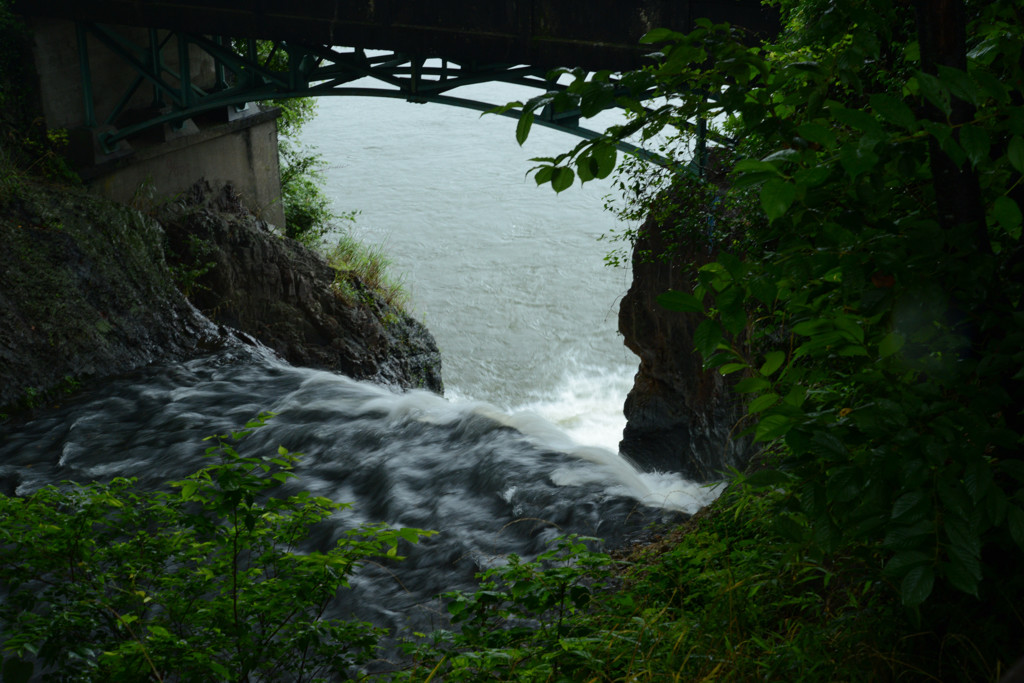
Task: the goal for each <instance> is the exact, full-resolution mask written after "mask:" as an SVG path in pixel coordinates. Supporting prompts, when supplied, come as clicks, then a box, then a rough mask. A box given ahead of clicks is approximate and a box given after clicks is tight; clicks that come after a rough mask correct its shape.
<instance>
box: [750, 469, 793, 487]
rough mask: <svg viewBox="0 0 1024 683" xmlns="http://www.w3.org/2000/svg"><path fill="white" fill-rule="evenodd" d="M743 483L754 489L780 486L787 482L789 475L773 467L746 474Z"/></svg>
mask: <svg viewBox="0 0 1024 683" xmlns="http://www.w3.org/2000/svg"><path fill="white" fill-rule="evenodd" d="M743 483H744V484H746V485H747V486H752V487H753V488H756V489H760V488H764V487H765V486H782V485H783V484H788V483H789V475H787V474H786V473H785V472H782V471H780V470H775V469H764V470H758V471H757V472H754V473H753V474H751V475H748V476H747V477H746V478H745V479H744V480H743Z"/></svg>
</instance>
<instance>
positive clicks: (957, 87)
mask: <svg viewBox="0 0 1024 683" xmlns="http://www.w3.org/2000/svg"><path fill="white" fill-rule="evenodd" d="M938 72H939V78H940V79H941V80H942V83H943V85H945V86H946V87H947V88H948V89H949V92H950V93H951V94H953V95H955V96H956V97H959V98H960V99H961V100H963V101H964V102H970V103H971V104H978V100H979V95H980V90H979V88H978V85H977V84H976V83H975V82H974V81H973V80H972V79H971V77H970V76H969V75H968V74H967V72H966V71H962V70H960V69H956V68H953V67H951V66H945V65H943V64H940V65H939V67H938Z"/></svg>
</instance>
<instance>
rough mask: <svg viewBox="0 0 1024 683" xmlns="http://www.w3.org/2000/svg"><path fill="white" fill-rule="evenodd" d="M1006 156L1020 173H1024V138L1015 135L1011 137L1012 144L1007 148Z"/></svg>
mask: <svg viewBox="0 0 1024 683" xmlns="http://www.w3.org/2000/svg"><path fill="white" fill-rule="evenodd" d="M1006 156H1007V158H1008V159H1009V160H1010V164H1012V165H1013V167H1014V168H1015V169H1017V172H1018V173H1024V138H1022V137H1021V136H1019V135H1014V136H1013V138H1011V139H1010V145H1009V147H1008V148H1007V150H1006Z"/></svg>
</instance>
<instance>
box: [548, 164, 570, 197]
mask: <svg viewBox="0 0 1024 683" xmlns="http://www.w3.org/2000/svg"><path fill="white" fill-rule="evenodd" d="M575 179H576V174H575V173H573V170H572V169H571V168H568V167H566V166H556V167H555V168H554V169H553V170H552V172H551V187H552V188H553V189H554V190H555V192H561V191H562V190H565V189H568V188H570V187H572V181H573V180H575Z"/></svg>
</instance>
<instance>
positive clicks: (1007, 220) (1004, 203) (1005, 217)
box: [992, 195, 1024, 239]
mask: <svg viewBox="0 0 1024 683" xmlns="http://www.w3.org/2000/svg"><path fill="white" fill-rule="evenodd" d="M992 216H993V217H994V218H995V219H996V221H997V222H998V223H999V225H1000V226H1001V227H1002V228H1003V230H1005V231H1006V232H1007V233H1009V234H1010V236H1011V237H1014V239H1016V238H1017V237H1019V236H1020V227H1021V221H1022V220H1024V216H1022V215H1021V211H1020V207H1019V206H1017V202H1015V201H1013V200H1012V199H1010V198H1009V197H1007V196H1006V195H1000V196H999V197H996V201H995V202H994V203H993V204H992Z"/></svg>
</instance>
